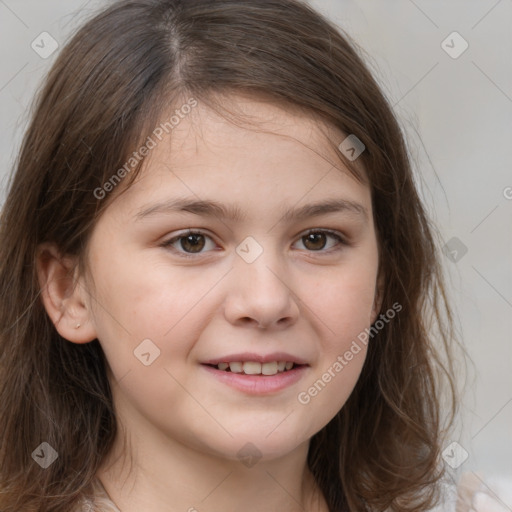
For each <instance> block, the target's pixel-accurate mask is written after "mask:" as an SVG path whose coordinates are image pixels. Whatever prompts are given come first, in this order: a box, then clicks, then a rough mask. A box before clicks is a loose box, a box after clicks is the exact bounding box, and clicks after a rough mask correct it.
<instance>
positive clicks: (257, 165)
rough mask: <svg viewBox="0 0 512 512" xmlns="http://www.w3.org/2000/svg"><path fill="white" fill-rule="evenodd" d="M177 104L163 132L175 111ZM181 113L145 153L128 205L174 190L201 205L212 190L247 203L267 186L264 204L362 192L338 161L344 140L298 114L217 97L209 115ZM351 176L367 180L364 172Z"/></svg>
mask: <svg viewBox="0 0 512 512" xmlns="http://www.w3.org/2000/svg"><path fill="white" fill-rule="evenodd" d="M189 99H190V98H189ZM186 103H187V98H184V99H183V104H186ZM176 105H177V103H175V105H174V107H173V110H172V111H171V112H170V113H167V114H166V115H163V116H162V123H161V125H163V122H165V119H169V118H170V117H171V115H172V114H173V113H175V112H177V111H179V110H180V109H179V104H178V108H177V109H176ZM224 107H225V108H224ZM185 112H187V114H186V115H183V112H181V115H180V116H179V117H178V116H174V119H175V124H174V126H173V128H172V130H170V131H169V133H164V134H163V138H162V140H161V141H157V144H156V147H154V148H153V149H152V150H151V152H150V153H149V155H148V157H147V158H146V161H145V162H144V166H143V168H142V171H141V175H140V177H139V178H138V180H137V182H136V183H135V184H134V185H132V186H131V187H130V189H129V190H128V191H127V193H128V197H129V198H131V199H137V197H136V196H140V195H143V196H145V199H162V198H163V195H166V194H168V193H169V191H171V190H172V191H173V192H175V193H176V194H177V195H181V196H183V195H186V196H188V197H190V196H193V195H195V196H196V198H197V199H200V198H204V197H206V196H210V197H211V192H212V191H213V192H216V193H217V194H220V195H221V196H223V198H225V199H228V198H230V199H231V201H230V202H235V201H234V200H235V199H236V196H237V195H239V196H241V197H243V200H244V201H246V200H247V199H248V197H247V196H248V194H250V193H251V191H254V192H256V187H258V188H259V189H260V191H263V189H264V186H265V185H266V186H267V188H268V192H269V195H268V196H267V199H268V200H269V201H270V199H271V196H275V193H276V192H277V191H279V192H280V194H281V198H282V199H283V200H285V199H286V198H287V197H289V198H290V201H292V202H297V201H298V200H299V199H300V197H302V196H306V195H309V196H314V195H315V194H317V195H320V196H322V195H323V196H325V195H326V193H328V192H329V191H330V190H332V189H333V188H343V189H347V190H349V191H351V192H352V193H353V194H354V193H355V194H356V195H358V194H359V195H361V191H362V190H363V189H366V187H365V186H363V185H362V184H361V183H359V182H358V181H357V180H356V178H355V177H354V176H353V175H352V174H351V173H350V172H349V170H348V169H347V168H346V167H345V165H344V163H343V161H342V159H341V158H340V155H339V154H338V150H337V146H338V145H339V144H340V142H341V141H342V140H343V139H344V138H345V137H346V135H345V134H344V133H343V132H342V131H341V130H338V129H336V128H334V127H333V126H332V125H329V124H327V123H325V122H323V121H322V120H321V119H320V118H318V117H314V116H312V115H311V114H309V113H305V112H304V111H302V110H300V109H299V108H297V107H289V106H286V108H284V107H282V106H280V105H277V104H275V103H270V102H268V100H264V99H261V98H257V97H247V96H243V95H238V96H229V97H225V98H223V100H222V102H220V103H218V104H216V106H215V108H211V107H210V106H208V105H206V104H204V103H202V102H200V101H198V102H197V106H195V107H194V108H193V109H187V110H185ZM176 121H177V122H176ZM355 164H356V165H358V164H357V163H355ZM356 171H357V172H359V173H362V175H363V179H364V178H365V175H364V169H363V168H362V165H359V167H358V168H356ZM244 185H245V186H244ZM176 194H173V195H176ZM310 198H311V199H312V197H310ZM260 199H261V198H260ZM135 202H138V201H135Z"/></svg>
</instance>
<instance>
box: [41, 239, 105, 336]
mask: <svg viewBox="0 0 512 512" xmlns="http://www.w3.org/2000/svg"><path fill="white" fill-rule="evenodd" d="M36 267H37V276H38V280H39V286H40V289H41V299H42V301H43V304H44V307H45V309H46V312H47V313H48V316H49V317H50V319H51V320H52V322H53V324H54V325H55V328H56V329H57V331H58V333H59V334H60V335H61V336H62V337H63V338H65V339H67V340H69V341H71V342H73V343H88V342H89V341H92V340H94V339H95V338H96V332H95V329H94V326H93V324H92V318H91V316H90V312H89V310H88V308H87V306H86V301H85V296H84V291H83V283H81V282H78V281H77V267H76V259H75V258H72V257H69V256H62V255H61V253H60V252H59V250H58V248H57V247H56V246H55V244H42V245H40V246H39V248H38V252H37V258H36Z"/></svg>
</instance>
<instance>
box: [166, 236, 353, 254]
mask: <svg viewBox="0 0 512 512" xmlns="http://www.w3.org/2000/svg"><path fill="white" fill-rule="evenodd" d="M328 238H331V239H334V240H335V241H336V242H337V243H336V244H334V245H332V246H331V247H330V248H329V249H327V250H323V249H325V246H326V240H327V239H328ZM205 239H209V240H212V238H211V237H210V236H209V235H207V234H206V233H203V232H201V231H192V230H191V229H189V230H188V231H187V232H186V233H182V234H179V235H177V236H175V237H173V238H171V239H170V240H167V241H166V242H164V243H163V244H162V247H165V248H170V249H171V250H172V251H173V252H175V253H177V254H178V255H179V256H181V257H184V258H193V257H194V255H196V254H202V252H205V251H202V250H203V249H204V248H205V246H206V245H207V244H206V243H205ZM299 240H304V241H303V244H304V246H305V247H306V249H307V250H308V252H323V253H329V252H332V247H333V246H334V247H336V246H341V247H338V248H337V249H336V248H335V249H334V250H335V251H336V250H341V249H342V248H343V246H346V245H348V244H347V242H346V241H345V240H344V238H343V237H342V236H341V235H340V234H338V233H336V232H334V231H330V230H326V229H310V230H309V231H308V232H307V233H305V234H304V235H302V236H301V237H300V239H299ZM214 245H215V244H214ZM176 246H178V247H176ZM180 249H181V250H180ZM182 251H184V252H182Z"/></svg>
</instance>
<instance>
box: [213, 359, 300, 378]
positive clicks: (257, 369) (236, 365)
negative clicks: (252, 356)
mask: <svg viewBox="0 0 512 512" xmlns="http://www.w3.org/2000/svg"><path fill="white" fill-rule="evenodd" d="M292 367H293V362H292V361H272V362H270V363H258V362H256V361H245V362H241V361H236V362H231V363H219V364H218V365H217V368H218V369H219V370H227V369H228V368H229V369H230V370H231V371H232V372H233V373H245V374H246V375H276V374H277V373H281V372H284V371H285V370H291V369H292Z"/></svg>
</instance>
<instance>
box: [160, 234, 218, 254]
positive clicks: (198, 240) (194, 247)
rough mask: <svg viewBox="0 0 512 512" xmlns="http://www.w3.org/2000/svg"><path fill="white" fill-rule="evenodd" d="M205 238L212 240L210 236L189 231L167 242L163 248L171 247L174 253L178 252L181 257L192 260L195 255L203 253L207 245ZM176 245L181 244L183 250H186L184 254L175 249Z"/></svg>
mask: <svg viewBox="0 0 512 512" xmlns="http://www.w3.org/2000/svg"><path fill="white" fill-rule="evenodd" d="M205 238H209V239H210V240H212V238H211V237H210V236H208V235H206V234H205V233H202V232H201V231H192V230H188V231H187V232H186V233H182V234H181V235H178V236H175V237H173V238H171V239H170V240H167V241H166V242H164V243H163V244H162V247H169V248H171V250H172V251H173V252H177V253H178V254H179V255H180V256H183V257H185V258H192V257H193V255H194V254H200V253H201V250H202V249H203V248H204V246H205V245H206V244H205V242H204V239H205ZM176 243H179V246H180V247H181V249H183V250H185V252H184V253H182V252H180V251H179V250H178V249H176V248H175V247H174V246H175V244H176ZM188 251H190V252H188Z"/></svg>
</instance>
